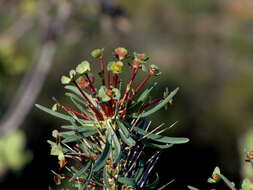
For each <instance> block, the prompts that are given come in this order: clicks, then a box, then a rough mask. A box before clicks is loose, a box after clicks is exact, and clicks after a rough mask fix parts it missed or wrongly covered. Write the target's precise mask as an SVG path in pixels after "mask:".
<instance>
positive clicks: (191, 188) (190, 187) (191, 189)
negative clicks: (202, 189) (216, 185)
mask: <svg viewBox="0 0 253 190" xmlns="http://www.w3.org/2000/svg"><path fill="white" fill-rule="evenodd" d="M187 187H188V189H190V190H199V189H197V188H195V187H192V186H190V185H188V186H187Z"/></svg>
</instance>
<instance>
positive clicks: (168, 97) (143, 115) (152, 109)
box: [138, 88, 179, 117]
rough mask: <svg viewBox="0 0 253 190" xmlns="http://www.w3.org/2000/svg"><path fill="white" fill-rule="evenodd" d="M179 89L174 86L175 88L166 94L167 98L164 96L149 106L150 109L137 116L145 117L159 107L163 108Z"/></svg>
mask: <svg viewBox="0 0 253 190" xmlns="http://www.w3.org/2000/svg"><path fill="white" fill-rule="evenodd" d="M178 90H179V88H176V89H175V90H173V91H172V92H171V93H170V94H169V95H168V96H167V98H165V99H164V100H163V101H162V102H161V103H159V104H158V105H156V106H155V107H153V108H151V109H150V110H148V111H146V112H144V113H141V114H140V115H138V117H147V116H149V115H151V114H153V113H155V112H156V111H158V110H160V109H161V108H163V107H164V106H166V105H167V104H168V103H169V101H170V100H172V98H173V97H174V96H175V95H176V93H177V91H178Z"/></svg>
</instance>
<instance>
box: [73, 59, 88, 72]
mask: <svg viewBox="0 0 253 190" xmlns="http://www.w3.org/2000/svg"><path fill="white" fill-rule="evenodd" d="M90 71H91V69H90V63H89V62H88V61H83V62H81V63H80V64H79V65H77V67H76V72H77V73H78V74H84V73H88V72H90Z"/></svg>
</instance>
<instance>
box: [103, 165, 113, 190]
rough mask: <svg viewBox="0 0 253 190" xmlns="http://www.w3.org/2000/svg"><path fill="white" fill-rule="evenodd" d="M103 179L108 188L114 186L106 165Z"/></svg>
mask: <svg viewBox="0 0 253 190" xmlns="http://www.w3.org/2000/svg"><path fill="white" fill-rule="evenodd" d="M103 181H104V185H105V187H106V188H107V189H109V190H111V189H112V188H111V186H110V183H109V177H108V171H107V169H106V167H104V170H103Z"/></svg>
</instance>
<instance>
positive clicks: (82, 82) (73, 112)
mask: <svg viewBox="0 0 253 190" xmlns="http://www.w3.org/2000/svg"><path fill="white" fill-rule="evenodd" d="M103 52H104V49H95V50H93V51H92V52H91V56H92V57H93V58H94V60H93V61H94V63H92V64H91V63H90V62H88V61H83V62H81V63H80V64H79V65H77V67H76V68H75V69H73V70H70V72H69V74H68V76H62V78H61V82H62V84H63V85H64V87H65V89H66V90H67V93H66V94H65V95H66V96H67V97H69V98H70V100H71V102H72V103H73V106H66V105H63V104H61V103H60V102H59V101H58V100H57V99H56V98H53V99H54V101H55V104H54V105H53V107H52V109H49V108H46V107H44V106H41V105H36V106H37V107H38V108H40V109H41V110H43V111H45V112H48V113H49V114H51V115H53V116H56V117H58V118H61V119H63V120H66V122H67V124H66V125H64V126H61V128H62V129H63V131H58V130H54V131H53V137H54V138H55V141H54V142H53V141H48V143H49V144H50V145H51V155H55V156H57V157H58V160H59V168H60V171H57V172H56V171H52V172H53V174H54V179H55V182H56V184H61V182H62V180H67V181H68V183H71V184H73V186H74V187H76V188H78V189H90V190H93V189H103V190H106V189H108V190H130V189H132V190H133V189H157V188H158V187H159V177H158V174H156V173H155V172H154V167H155V165H156V163H157V161H158V159H159V157H160V155H161V151H162V150H164V149H168V148H170V147H171V146H173V145H176V144H183V143H186V142H188V139H187V138H175V137H167V136H163V135H161V133H163V132H164V131H166V130H167V129H169V128H171V127H172V126H174V125H175V124H176V123H173V124H172V125H170V126H169V127H163V125H164V124H163V123H162V124H161V125H159V126H152V123H151V121H150V120H149V119H148V116H149V115H151V114H153V113H155V112H156V111H158V110H160V109H161V108H163V107H165V106H167V105H168V104H170V103H171V102H172V99H173V97H174V96H175V94H176V93H177V91H178V88H176V89H175V90H173V91H171V92H170V93H169V91H168V89H166V90H165V92H164V94H163V95H162V96H161V97H159V98H155V99H152V98H151V91H152V90H153V89H154V87H155V86H156V83H155V84H153V85H151V86H149V87H146V89H144V87H145V86H148V82H149V81H150V80H151V79H152V78H153V77H156V76H158V75H160V74H161V72H160V70H159V68H158V67H157V66H156V65H153V64H151V65H148V59H149V58H148V57H147V56H146V55H145V54H138V53H133V54H129V52H128V51H127V49H125V48H122V47H119V48H116V49H115V50H114V52H113V58H112V60H111V61H109V62H108V63H106V62H105V59H104V55H103ZM96 64H98V65H99V73H98V76H97V77H95V76H94V75H92V70H93V69H91V67H93V66H95V65H96ZM126 67H129V68H130V70H131V71H130V72H129V73H130V75H129V78H130V79H129V80H128V81H123V80H122V79H121V77H120V76H121V73H122V72H123V71H125V70H126V69H127V68H126ZM141 71H144V72H146V77H145V78H144V79H143V81H142V82H140V83H137V81H136V80H135V79H136V76H137V74H138V73H139V72H141ZM95 78H100V79H99V80H101V82H100V81H99V82H96V83H100V84H101V85H100V86H98V87H96V86H95ZM125 84H126V85H125ZM62 112H65V113H62ZM147 153H148V154H147Z"/></svg>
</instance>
